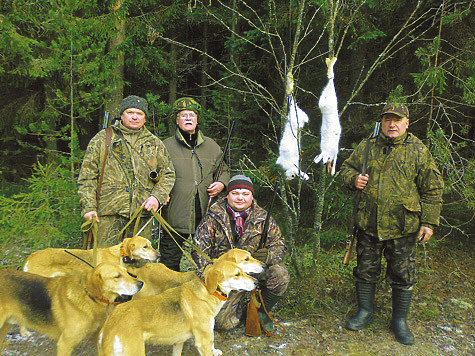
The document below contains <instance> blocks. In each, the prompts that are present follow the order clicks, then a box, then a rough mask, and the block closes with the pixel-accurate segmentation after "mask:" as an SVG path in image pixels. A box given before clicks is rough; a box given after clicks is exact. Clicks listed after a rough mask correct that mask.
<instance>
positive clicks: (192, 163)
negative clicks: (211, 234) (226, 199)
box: [163, 129, 230, 234]
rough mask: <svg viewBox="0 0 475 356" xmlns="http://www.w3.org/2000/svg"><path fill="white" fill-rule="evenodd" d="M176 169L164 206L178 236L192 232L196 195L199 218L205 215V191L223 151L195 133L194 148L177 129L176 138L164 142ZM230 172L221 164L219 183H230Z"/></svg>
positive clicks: (209, 139)
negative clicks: (197, 196)
mask: <svg viewBox="0 0 475 356" xmlns="http://www.w3.org/2000/svg"><path fill="white" fill-rule="evenodd" d="M163 143H164V144H165V146H166V148H167V150H168V152H169V153H170V156H171V157H172V160H173V166H174V167H175V176H176V180H175V185H174V186H173V189H172V191H171V193H170V202H169V203H168V205H167V221H168V223H169V224H170V225H171V226H172V227H173V228H174V229H175V230H176V231H178V232H179V233H181V234H193V233H194V232H195V229H196V226H195V198H196V193H197V192H198V194H199V198H200V207H201V215H202V216H204V214H205V210H206V206H207V205H208V201H209V195H208V192H207V191H206V189H207V188H208V187H209V185H210V184H211V183H213V174H214V173H215V172H216V169H217V168H218V165H219V162H220V159H221V156H222V151H221V148H220V147H219V145H218V144H217V143H216V142H215V141H214V140H212V139H211V138H209V137H206V136H204V135H203V134H202V133H201V132H200V131H198V136H197V139H196V146H195V148H194V149H192V148H191V146H190V145H188V143H187V142H186V141H185V139H184V138H183V136H182V134H181V132H180V130H178V129H177V130H176V133H175V136H172V137H169V138H167V139H166V140H165V141H163ZM229 178H230V177H229V170H228V167H227V165H224V168H223V172H222V173H221V175H220V177H219V181H220V182H221V183H223V184H224V185H225V186H226V185H227V184H228V182H229Z"/></svg>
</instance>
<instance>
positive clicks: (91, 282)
mask: <svg viewBox="0 0 475 356" xmlns="http://www.w3.org/2000/svg"><path fill="white" fill-rule="evenodd" d="M102 284H103V280H102V275H101V274H100V273H99V272H98V271H96V270H95V269H94V270H92V272H91V273H89V274H88V276H87V281H86V289H87V292H88V293H89V294H90V295H91V296H92V297H94V298H97V299H102Z"/></svg>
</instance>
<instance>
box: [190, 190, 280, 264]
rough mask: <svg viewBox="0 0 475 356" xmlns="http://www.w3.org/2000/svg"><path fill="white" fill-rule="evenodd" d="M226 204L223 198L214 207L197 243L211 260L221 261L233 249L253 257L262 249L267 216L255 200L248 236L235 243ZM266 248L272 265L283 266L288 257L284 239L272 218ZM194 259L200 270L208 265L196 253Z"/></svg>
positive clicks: (246, 224)
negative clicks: (248, 253) (244, 251)
mask: <svg viewBox="0 0 475 356" xmlns="http://www.w3.org/2000/svg"><path fill="white" fill-rule="evenodd" d="M226 202H227V200H226V198H221V199H220V200H219V201H218V202H216V203H215V204H213V205H212V206H211V208H210V209H209V210H208V212H207V213H206V215H205V216H204V217H203V220H201V223H200V224H199V225H198V228H197V229H196V233H195V235H194V237H193V243H194V244H195V245H196V246H197V247H198V248H199V249H200V250H202V251H203V252H204V253H206V254H207V255H208V256H209V257H210V258H217V257H219V256H221V255H222V254H223V253H225V252H226V251H228V250H230V249H232V248H240V249H243V250H246V251H249V252H251V253H253V252H254V251H256V250H257V249H258V245H259V242H260V240H261V234H262V231H263V228H264V223H265V220H266V217H267V212H266V211H265V210H264V209H262V208H261V207H260V206H259V205H257V203H256V201H255V200H254V201H253V203H252V208H251V211H250V213H249V215H248V217H247V218H246V220H245V222H244V233H243V235H242V236H241V237H240V238H238V239H237V240H236V241H235V240H234V237H233V232H232V230H231V229H232V226H231V219H230V217H229V214H228V212H227V211H226ZM264 247H266V248H267V249H268V251H269V256H268V259H267V264H268V265H272V264H276V263H279V262H282V260H283V258H284V255H285V245H284V238H283V237H282V234H281V233H280V229H279V226H278V225H277V223H276V222H275V220H274V219H273V218H272V217H271V218H270V220H269V229H268V234H267V242H266V244H265V246H264ZM192 257H193V260H194V261H195V262H196V264H197V265H198V266H199V267H200V268H201V267H204V266H206V265H207V264H208V262H207V261H206V260H205V259H204V258H203V257H201V256H200V255H199V254H198V253H196V252H195V251H194V250H193V251H192Z"/></svg>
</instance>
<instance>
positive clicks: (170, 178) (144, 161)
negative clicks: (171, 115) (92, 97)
mask: <svg viewBox="0 0 475 356" xmlns="http://www.w3.org/2000/svg"><path fill="white" fill-rule="evenodd" d="M125 140H127V142H128V143H127V142H126V141H125ZM105 141H106V131H105V130H102V131H100V132H99V133H97V134H96V135H95V136H94V137H93V138H92V139H91V141H90V142H89V145H88V147H87V150H86V154H85V156H84V160H83V163H82V166H81V170H80V172H79V178H78V187H79V197H80V200H81V205H82V215H84V214H85V213H87V212H89V211H94V210H95V211H97V213H98V215H99V216H101V215H121V216H124V217H126V218H130V217H131V215H132V214H133V213H134V212H135V211H136V210H137V209H138V208H139V207H140V206H141V205H142V203H143V202H144V201H145V200H147V198H148V197H149V196H151V195H153V196H154V197H155V198H157V200H158V202H159V203H160V204H163V203H165V201H166V198H167V196H168V194H169V193H170V191H171V189H172V187H173V183H174V181H175V170H174V168H173V163H172V160H171V158H170V155H169V154H168V151H167V149H166V148H165V145H164V144H163V142H162V141H161V140H160V139H159V138H158V137H156V136H155V135H153V134H152V133H151V132H150V131H149V130H148V129H147V128H146V127H145V126H143V127H142V128H141V129H139V130H130V129H127V128H126V127H125V126H124V125H122V121H120V120H119V121H117V122H116V123H114V125H112V140H111V145H110V148H109V153H108V155H107V160H106V165H105V168H104V178H103V181H102V187H101V196H100V200H99V207H97V206H96V192H97V187H98V183H99V176H100V174H101V170H102V162H103V160H104V155H105ZM151 171H155V172H157V174H158V177H157V179H156V182H154V181H152V180H151V179H150V172H151Z"/></svg>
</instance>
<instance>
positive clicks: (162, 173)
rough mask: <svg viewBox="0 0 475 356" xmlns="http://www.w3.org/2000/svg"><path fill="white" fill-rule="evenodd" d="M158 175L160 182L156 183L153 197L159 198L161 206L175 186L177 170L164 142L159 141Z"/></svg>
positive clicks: (152, 193)
mask: <svg viewBox="0 0 475 356" xmlns="http://www.w3.org/2000/svg"><path fill="white" fill-rule="evenodd" d="M157 162H158V164H157V173H158V180H157V182H156V183H155V185H154V187H153V189H152V192H151V195H153V196H154V197H155V198H157V200H158V202H159V203H160V204H164V203H165V202H166V199H167V197H168V195H169V194H170V192H171V190H172V188H173V184H175V168H174V167H173V162H172V159H171V157H170V154H169V153H168V150H167V149H166V147H165V145H164V144H163V142H162V141H160V140H158V147H157Z"/></svg>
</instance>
